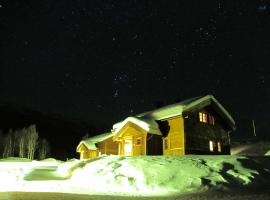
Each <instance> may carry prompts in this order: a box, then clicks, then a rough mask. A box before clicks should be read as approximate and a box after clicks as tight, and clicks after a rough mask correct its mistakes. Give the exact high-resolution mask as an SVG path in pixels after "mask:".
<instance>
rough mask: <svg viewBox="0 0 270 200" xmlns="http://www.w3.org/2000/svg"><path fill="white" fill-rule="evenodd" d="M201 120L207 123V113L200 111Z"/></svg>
mask: <svg viewBox="0 0 270 200" xmlns="http://www.w3.org/2000/svg"><path fill="white" fill-rule="evenodd" d="M199 118H200V122H203V123H207V114H206V113H202V112H199Z"/></svg>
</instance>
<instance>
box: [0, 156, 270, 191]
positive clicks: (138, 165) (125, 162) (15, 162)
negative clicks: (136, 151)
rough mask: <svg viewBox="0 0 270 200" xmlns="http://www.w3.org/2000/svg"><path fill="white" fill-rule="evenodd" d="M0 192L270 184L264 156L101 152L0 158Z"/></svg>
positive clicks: (200, 188)
mask: <svg viewBox="0 0 270 200" xmlns="http://www.w3.org/2000/svg"><path fill="white" fill-rule="evenodd" d="M0 177H1V181H0V192H10V191H17V192H61V193H73V194H91V195H112V196H119V195H126V196H170V195H179V194H188V193H197V192H203V191H208V190H209V189H213V188H218V189H221V190H224V191H227V190H230V189H233V188H235V187H238V188H245V187H252V186H254V187H255V186H256V188H258V185H260V184H261V185H264V186H267V185H268V187H269V185H270V157H268V156H264V157H244V156H195V155H190V156H184V157H174V156H139V157H123V156H104V157H99V158H95V159H89V160H86V161H80V160H77V159H72V160H68V161H66V162H62V161H57V160H55V159H47V160H43V161H29V160H28V161H25V160H21V159H17V158H9V159H2V160H0Z"/></svg>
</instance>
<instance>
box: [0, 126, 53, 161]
mask: <svg viewBox="0 0 270 200" xmlns="http://www.w3.org/2000/svg"><path fill="white" fill-rule="evenodd" d="M49 154H50V145H49V143H48V141H47V140H46V139H45V138H39V135H38V132H37V129H36V125H30V126H29V127H26V128H23V129H19V130H14V131H13V130H12V129H10V130H9V131H8V132H7V133H5V134H4V133H3V132H2V131H1V130H0V157H2V158H7V157H20V158H28V159H32V160H33V159H40V160H42V159H45V158H47V157H48V156H49Z"/></svg>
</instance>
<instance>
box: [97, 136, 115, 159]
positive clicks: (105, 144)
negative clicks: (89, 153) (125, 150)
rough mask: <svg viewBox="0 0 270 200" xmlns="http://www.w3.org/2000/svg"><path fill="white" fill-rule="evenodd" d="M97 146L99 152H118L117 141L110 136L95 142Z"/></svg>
mask: <svg viewBox="0 0 270 200" xmlns="http://www.w3.org/2000/svg"><path fill="white" fill-rule="evenodd" d="M97 148H98V151H99V154H101V155H102V154H106V155H117V154H118V143H117V142H114V141H113V140H112V137H110V138H108V139H107V140H104V141H102V142H99V143H97Z"/></svg>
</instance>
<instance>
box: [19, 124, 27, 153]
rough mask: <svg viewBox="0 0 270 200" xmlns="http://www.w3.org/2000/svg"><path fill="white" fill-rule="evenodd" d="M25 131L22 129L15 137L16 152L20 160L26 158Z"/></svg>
mask: <svg viewBox="0 0 270 200" xmlns="http://www.w3.org/2000/svg"><path fill="white" fill-rule="evenodd" d="M26 137H27V130H26V128H23V129H21V130H20V131H19V134H18V136H17V140H16V143H17V151H18V155H19V157H20V158H25V157H26V150H27V138H26Z"/></svg>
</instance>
